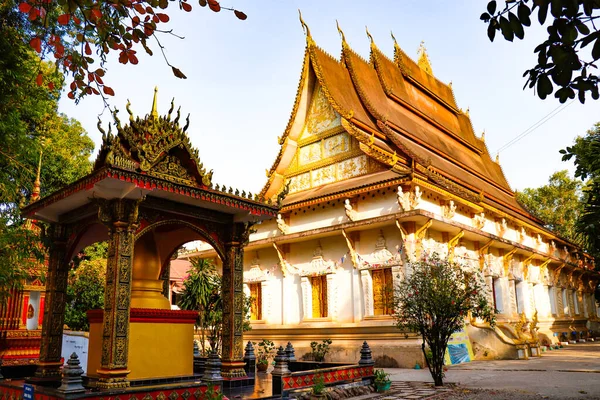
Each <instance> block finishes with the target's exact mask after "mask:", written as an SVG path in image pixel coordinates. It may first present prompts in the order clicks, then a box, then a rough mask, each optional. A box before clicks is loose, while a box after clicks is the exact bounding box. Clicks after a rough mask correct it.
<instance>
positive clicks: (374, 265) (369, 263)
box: [358, 231, 402, 269]
mask: <svg viewBox="0 0 600 400" xmlns="http://www.w3.org/2000/svg"><path fill="white" fill-rule="evenodd" d="M359 261H360V265H359V267H358V269H378V268H386V267H395V266H398V265H402V257H401V254H400V253H399V252H397V253H396V254H392V252H391V251H389V250H388V249H387V245H386V242H385V237H384V236H383V232H382V231H379V237H378V238H377V241H376V242H375V250H374V251H373V252H372V253H371V254H369V255H368V256H365V257H364V258H363V257H360V256H359Z"/></svg>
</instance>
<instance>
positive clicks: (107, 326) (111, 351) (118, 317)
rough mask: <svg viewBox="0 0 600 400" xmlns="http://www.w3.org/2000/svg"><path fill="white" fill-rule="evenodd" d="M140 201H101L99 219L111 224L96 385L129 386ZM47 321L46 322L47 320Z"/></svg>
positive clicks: (104, 387) (101, 386)
mask: <svg viewBox="0 0 600 400" xmlns="http://www.w3.org/2000/svg"><path fill="white" fill-rule="evenodd" d="M139 202H140V201H139V200H127V199H114V200H100V201H99V205H100V208H99V210H98V218H99V219H100V221H101V222H102V223H103V224H105V225H106V226H107V227H108V260H107V264H106V288H105V292H104V317H103V320H102V326H103V329H102V332H103V333H102V356H101V367H100V369H99V370H98V371H97V372H98V382H97V387H98V388H100V389H113V388H123V387H128V386H129V381H128V380H127V375H128V374H129V370H128V369H127V356H128V341H129V338H128V335H129V309H130V297H131V270H132V265H133V246H134V232H135V230H136V228H137V226H138V223H137V221H138V205H139ZM44 322H45V321H44Z"/></svg>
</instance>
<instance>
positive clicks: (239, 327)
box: [221, 223, 248, 379]
mask: <svg viewBox="0 0 600 400" xmlns="http://www.w3.org/2000/svg"><path fill="white" fill-rule="evenodd" d="M247 233H248V232H247V229H246V227H245V226H244V225H243V224H240V223H236V224H235V225H234V234H233V235H232V239H233V240H232V241H231V242H229V243H226V244H225V260H223V281H222V282H223V283H222V292H223V348H222V366H221V369H222V372H221V375H222V376H223V378H226V379H227V378H242V377H245V376H246V372H245V371H244V365H245V364H244V346H243V343H244V341H243V340H244V339H243V324H244V288H243V278H244V264H243V261H244V249H243V245H244V242H245V240H244V239H246V240H247Z"/></svg>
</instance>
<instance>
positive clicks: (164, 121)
mask: <svg viewBox="0 0 600 400" xmlns="http://www.w3.org/2000/svg"><path fill="white" fill-rule="evenodd" d="M173 109H174V105H173V102H172V103H171V108H170V110H169V112H168V114H167V115H166V116H159V115H158V112H157V110H156V92H155V98H154V102H153V106H152V111H151V112H150V113H149V114H147V115H146V116H145V117H144V118H139V117H137V118H134V116H133V113H132V112H131V110H130V108H129V103H128V104H127V111H128V113H129V123H128V124H126V125H121V121H120V120H119V118H118V117H117V115H116V113H115V114H114V115H113V116H114V120H115V126H116V129H117V132H116V134H114V135H113V134H112V126H111V125H109V131H108V133H106V132H105V131H104V129H102V127H101V125H100V121H99V122H98V128H99V130H100V131H101V132H102V145H101V147H100V151H99V153H98V156H97V158H96V161H95V163H94V167H93V170H92V172H91V173H89V174H88V175H86V176H84V177H83V178H81V179H79V180H77V181H76V182H74V183H72V184H70V185H68V186H66V187H64V188H63V189H61V190H58V191H56V192H54V193H52V194H50V195H48V196H46V197H44V198H43V199H40V200H38V201H35V202H33V203H32V204H30V205H29V206H27V207H25V208H24V209H23V214H24V215H25V216H27V217H29V218H39V219H41V220H46V221H52V222H56V221H59V220H60V218H61V215H64V214H66V213H68V212H70V211H72V210H75V209H78V208H80V207H83V206H85V205H86V204H88V203H90V202H92V199H93V198H94V197H100V198H108V199H110V198H141V197H143V196H152V197H158V198H163V199H166V200H170V201H172V202H175V203H183V204H187V205H192V206H199V207H203V208H208V209H212V210H215V211H220V212H223V213H225V214H234V215H235V216H236V218H237V219H238V220H244V221H245V220H249V219H255V220H256V219H266V218H271V217H273V216H274V215H276V213H277V209H278V207H277V206H276V205H272V204H270V202H269V204H267V203H266V202H264V201H259V200H258V195H256V196H253V195H252V194H251V193H246V192H245V191H241V192H240V190H238V189H236V190H234V189H232V188H231V187H230V188H229V189H227V188H226V187H225V186H223V187H222V188H220V187H219V185H213V183H212V174H213V171H212V170H210V171H207V169H206V168H205V167H204V165H203V164H202V162H200V158H199V155H198V151H197V150H196V149H195V148H193V147H192V145H191V143H190V140H189V138H188V136H187V133H186V131H187V129H188V127H189V115H188V117H187V119H186V123H185V125H184V126H183V127H181V126H180V125H179V121H180V111H179V110H177V113H176V116H175V118H171V115H172V113H173Z"/></svg>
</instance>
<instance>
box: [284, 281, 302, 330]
mask: <svg viewBox="0 0 600 400" xmlns="http://www.w3.org/2000/svg"><path fill="white" fill-rule="evenodd" d="M280 293H281V294H280V297H279V299H281V301H280V303H281V318H280V321H282V322H283V324H286V325H287V324H299V323H300V322H301V321H302V320H303V319H304V312H303V305H302V301H303V297H302V288H301V286H300V276H298V275H292V274H288V276H286V277H285V278H283V279H282V280H281V292H280Z"/></svg>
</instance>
